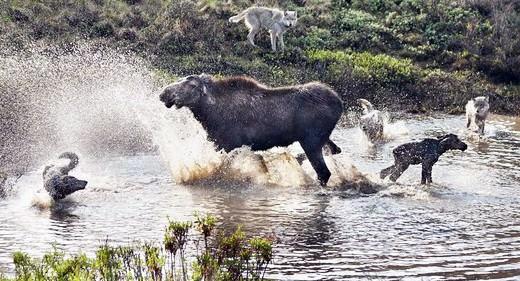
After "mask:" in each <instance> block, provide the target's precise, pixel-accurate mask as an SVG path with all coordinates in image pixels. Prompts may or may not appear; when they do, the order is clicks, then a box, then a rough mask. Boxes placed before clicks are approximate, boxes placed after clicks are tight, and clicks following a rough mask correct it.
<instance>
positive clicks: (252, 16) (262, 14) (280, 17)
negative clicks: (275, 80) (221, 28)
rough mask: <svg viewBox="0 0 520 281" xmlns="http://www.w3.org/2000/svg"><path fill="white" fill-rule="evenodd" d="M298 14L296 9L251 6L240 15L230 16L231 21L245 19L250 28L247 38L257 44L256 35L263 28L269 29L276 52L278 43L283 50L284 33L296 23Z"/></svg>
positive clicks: (235, 21)
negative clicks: (282, 9) (283, 9)
mask: <svg viewBox="0 0 520 281" xmlns="http://www.w3.org/2000/svg"><path fill="white" fill-rule="evenodd" d="M297 19H298V16H297V14H296V12H295V11H281V10H278V9H273V8H267V7H249V8H247V9H245V10H244V11H242V12H240V13H239V14H238V15H236V16H233V17H230V18H229V22H234V23H237V22H239V21H241V20H244V21H245V23H246V25H247V27H248V28H249V34H248V35H247V40H249V43H251V45H253V46H255V47H256V45H255V41H254V40H255V36H256V35H257V34H258V32H260V30H261V29H262V28H265V29H267V30H269V34H271V47H272V48H273V51H275V52H276V50H277V49H278V45H280V50H282V51H283V49H284V48H285V44H284V42H283V34H284V33H285V31H287V29H288V28H289V27H292V26H294V25H296V21H297Z"/></svg>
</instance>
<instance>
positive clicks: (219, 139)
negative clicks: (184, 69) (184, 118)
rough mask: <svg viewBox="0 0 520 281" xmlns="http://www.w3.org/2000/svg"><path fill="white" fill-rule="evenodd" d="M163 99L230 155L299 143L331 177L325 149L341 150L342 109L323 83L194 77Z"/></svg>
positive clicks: (173, 87)
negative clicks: (336, 139)
mask: <svg viewBox="0 0 520 281" xmlns="http://www.w3.org/2000/svg"><path fill="white" fill-rule="evenodd" d="M181 97H182V98H181ZM193 97H195V98H193ZM160 99H161V101H163V102H164V103H165V105H166V106H167V107H171V106H173V105H176V106H177V107H183V106H187V107H188V108H189V109H190V110H191V111H192V112H193V114H194V116H195V118H196V119H197V120H198V121H199V122H200V123H201V124H202V126H203V127H204V129H205V130H206V131H207V133H208V136H209V138H210V139H211V140H213V141H214V142H215V144H216V145H217V147H218V148H219V149H224V150H225V151H226V152H229V151H231V150H233V149H235V148H238V147H241V146H243V145H247V146H250V147H251V149H252V150H267V149H269V148H272V147H275V146H280V147H283V146H288V145H290V144H292V143H294V142H299V143H300V144H301V146H302V148H303V149H304V151H305V154H306V155H307V158H308V159H309V161H310V162H311V164H312V166H313V168H314V169H315V170H316V173H317V174H318V178H319V180H320V183H321V184H322V185H325V184H326V183H327V181H328V179H329V177H330V171H329V169H328V168H327V166H326V164H325V161H324V159H323V151H322V148H323V146H324V145H326V144H329V146H330V147H331V150H333V153H339V152H340V151H341V150H340V149H339V147H337V146H336V145H335V144H334V143H333V142H332V141H330V140H329V137H330V134H331V132H332V130H333V129H334V127H335V126H336V123H337V122H338V120H339V118H340V116H341V114H342V112H343V105H342V102H341V100H340V98H339V96H338V95H337V94H336V92H334V91H333V90H332V89H331V88H330V87H328V86H326V85H324V84H321V83H317V82H313V83H307V84H303V85H296V86H289V87H280V88H270V87H267V86H264V85H262V84H259V83H258V82H256V81H255V80H253V79H250V78H246V77H230V78H226V79H220V80H217V79H213V78H212V77H211V76H207V75H200V76H198V75H192V76H188V77H186V78H184V79H182V80H180V81H179V82H177V83H174V84H172V85H170V86H168V87H166V88H165V90H164V91H163V93H162V94H161V96H160Z"/></svg>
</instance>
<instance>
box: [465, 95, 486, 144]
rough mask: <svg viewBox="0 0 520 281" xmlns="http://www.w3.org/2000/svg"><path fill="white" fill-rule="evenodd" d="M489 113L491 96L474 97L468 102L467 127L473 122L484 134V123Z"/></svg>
mask: <svg viewBox="0 0 520 281" xmlns="http://www.w3.org/2000/svg"><path fill="white" fill-rule="evenodd" d="M488 114H489V97H476V98H472V99H470V100H469V101H468V103H467V104H466V127H467V128H470V126H471V125H472V124H475V126H476V127H477V132H478V133H479V134H481V135H483V134H484V125H485V123H486V118H487V116H488Z"/></svg>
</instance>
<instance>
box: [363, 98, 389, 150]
mask: <svg viewBox="0 0 520 281" xmlns="http://www.w3.org/2000/svg"><path fill="white" fill-rule="evenodd" d="M357 101H358V102H359V104H360V105H361V107H363V116H361V119H360V120H359V125H360V127H361V130H362V131H363V133H365V135H366V136H367V138H368V140H369V141H370V142H372V143H374V142H376V141H379V140H381V139H383V136H384V135H383V131H384V120H383V114H382V113H381V111H379V110H376V109H374V106H373V105H372V103H370V102H369V101H367V100H366V99H358V100H357Z"/></svg>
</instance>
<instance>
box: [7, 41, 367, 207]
mask: <svg viewBox="0 0 520 281" xmlns="http://www.w3.org/2000/svg"><path fill="white" fill-rule="evenodd" d="M0 65H2V67H1V68H0V79H1V82H2V85H5V87H4V88H3V89H8V90H4V91H6V92H5V93H4V92H2V95H1V97H2V100H0V104H2V106H3V107H7V108H8V109H9V110H11V111H9V112H11V113H12V114H11V115H10V116H6V118H8V119H9V120H10V121H11V122H12V124H11V125H12V126H11V127H10V128H7V127H6V126H4V124H3V125H2V132H4V133H5V132H8V133H7V134H6V136H7V137H8V139H10V141H9V142H8V143H6V142H4V143H2V144H3V146H2V150H3V151H2V154H3V155H10V160H11V161H10V162H11V163H12V164H13V165H14V166H21V165H22V162H24V161H25V162H27V163H30V164H28V165H29V166H30V167H31V168H30V169H32V170H34V169H40V168H41V167H43V166H44V165H47V164H48V159H54V158H55V156H56V155H58V154H59V153H61V152H63V151H74V152H76V153H78V154H81V155H84V156H87V157H89V158H92V157H94V158H95V157H104V156H108V155H114V154H115V155H121V154H122V155H128V154H135V153H141V152H152V151H154V150H155V149H157V150H158V151H159V152H160V154H161V155H162V158H163V159H164V160H165V162H166V164H167V165H168V167H169V169H170V171H171V174H172V177H173V179H174V181H175V182H176V183H193V182H196V181H198V180H208V179H210V180H211V179H213V178H224V179H227V180H232V181H239V182H250V183H253V184H265V185H279V186H302V185H308V184H315V181H314V178H315V175H314V170H313V169H312V168H308V167H307V168H305V166H304V168H302V167H301V166H300V165H299V164H298V162H297V161H296V159H295V158H294V156H293V154H291V153H290V151H289V150H283V149H282V150H278V151H269V152H263V153H253V152H252V151H250V150H249V149H246V148H244V149H238V150H236V151H234V152H233V153H231V154H226V153H224V152H218V151H216V150H215V146H214V145H213V144H212V143H211V142H209V141H208V140H207V134H206V132H205V131H204V129H203V128H202V126H201V125H200V124H199V123H198V122H197V121H196V120H195V119H194V118H193V115H192V114H191V112H189V110H187V109H181V110H175V109H173V110H172V109H167V108H165V107H164V106H163V104H162V103H161V102H159V100H158V94H159V93H160V91H161V88H162V87H163V86H164V85H165V84H167V81H165V79H163V78H161V76H160V75H157V74H156V72H154V71H153V70H152V68H151V67H150V66H149V65H148V64H147V63H146V61H144V60H143V59H141V58H139V57H137V56H135V55H133V54H130V53H121V52H120V51H119V50H114V49H110V48H101V47H99V46H94V45H91V44H87V43H78V44H77V45H74V46H69V47H68V48H67V49H63V48H57V47H46V46H31V47H28V48H26V49H24V50H19V51H16V52H14V51H12V52H9V53H7V54H6V55H5V56H2V57H1V58H0ZM19 108H21V109H22V110H19ZM4 127H5V128H4ZM21 160H24V161H21ZM327 161H328V162H329V165H330V166H332V167H333V168H332V170H333V174H335V175H337V177H338V178H339V179H337V180H335V179H334V178H333V181H332V182H333V183H332V185H341V184H342V183H343V182H345V180H346V179H347V178H350V179H353V178H360V177H361V176H360V174H359V173H358V172H357V170H356V169H355V167H353V166H352V165H344V164H339V162H338V161H335V160H331V159H329V160H327ZM308 166H309V167H310V165H308ZM86 179H87V180H88V177H87V178H86ZM39 201H45V200H39Z"/></svg>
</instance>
